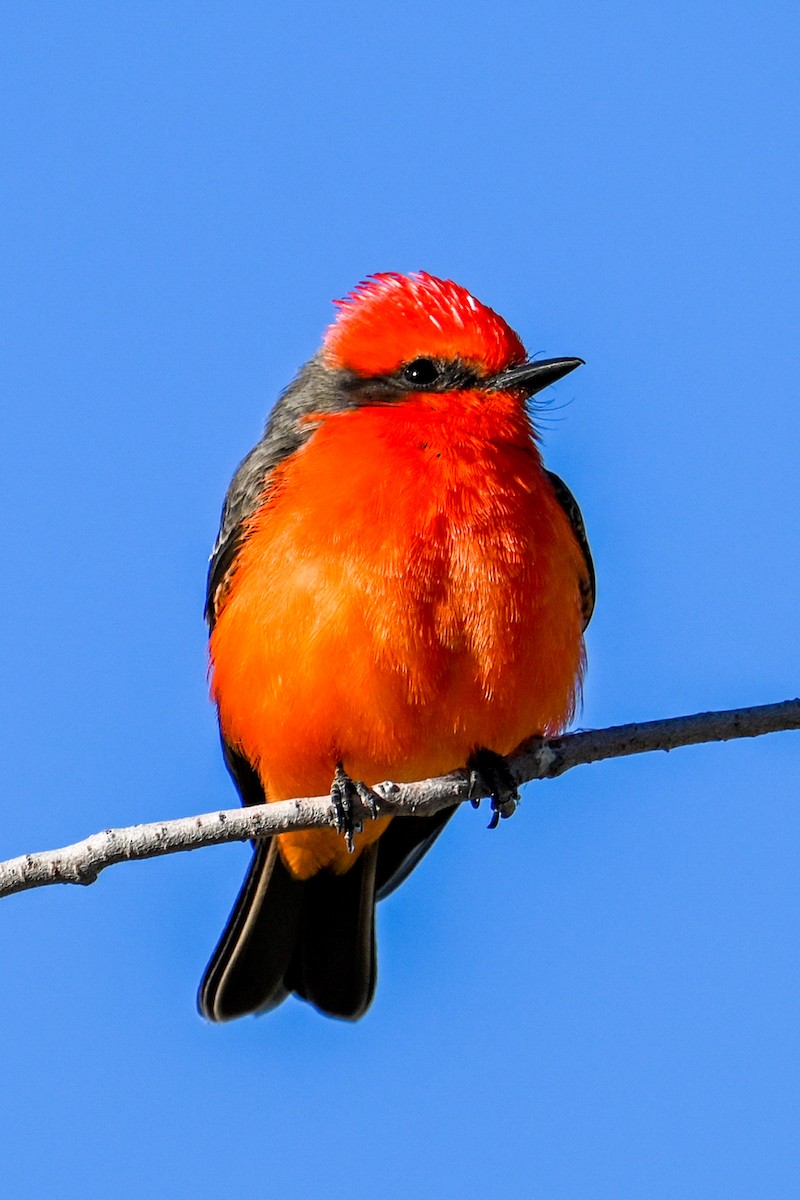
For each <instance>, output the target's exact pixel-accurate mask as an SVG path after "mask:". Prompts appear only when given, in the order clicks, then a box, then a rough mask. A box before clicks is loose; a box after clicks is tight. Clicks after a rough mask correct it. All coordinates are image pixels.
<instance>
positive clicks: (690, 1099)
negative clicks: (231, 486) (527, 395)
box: [0, 0, 800, 1200]
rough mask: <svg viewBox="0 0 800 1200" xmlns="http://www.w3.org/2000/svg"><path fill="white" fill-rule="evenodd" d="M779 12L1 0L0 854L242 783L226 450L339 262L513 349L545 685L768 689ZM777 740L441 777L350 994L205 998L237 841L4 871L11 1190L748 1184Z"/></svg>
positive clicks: (782, 830) (788, 255)
mask: <svg viewBox="0 0 800 1200" xmlns="http://www.w3.org/2000/svg"><path fill="white" fill-rule="evenodd" d="M798 26H800V17H798V10H797V6H796V5H793V4H789V3H776V4H770V3H764V2H763V0H761V2H760V3H758V4H756V3H755V2H750V3H739V4H737V3H733V4H718V3H707V4H704V5H700V6H698V5H696V4H688V3H677V4H673V5H670V6H669V7H668V9H666V10H665V8H664V6H662V5H655V4H645V5H643V4H640V3H638V4H635V3H631V2H627V3H626V2H622V0H609V3H607V4H605V5H603V6H598V5H596V4H589V3H579V2H576V0H559V2H558V3H554V2H552V0H546V2H544V3H540V4H533V5H532V4H529V3H525V4H523V3H503V2H502V0H499V2H498V0H494V2H493V3H488V2H487V0H475V2H474V3H472V4H470V5H469V6H466V7H465V6H463V5H456V4H454V3H449V2H445V0H428V2H427V3H425V4H421V3H414V2H411V3H406V4H404V5H402V6H401V5H397V6H393V5H381V6H375V5H368V4H365V3H353V4H347V5H340V6H333V5H316V4H313V3H303V2H302V0H301V2H299V3H296V4H294V5H293V6H284V7H283V8H281V9H280V10H279V9H278V6H277V5H267V4H244V3H237V2H232V3H229V4H225V5H221V4H220V5H214V4H208V3H202V2H201V3H197V2H195V3H192V4H188V3H171V2H166V3H165V2H164V0H161V2H159V3H147V2H143V3H139V4H136V5H118V4H110V3H92V2H90V0H87V2H85V3H80V4H70V3H67V4H64V3H46V2H40V3H35V4H22V3H12V4H10V5H6V6H5V7H4V9H3V13H2V15H1V16H0V56H2V60H3V61H2V70H1V71H0V78H1V79H2V81H3V82H2V89H3V92H4V97H3V108H4V112H5V119H4V121H3V130H2V134H0V137H2V142H3V146H2V158H3V164H4V168H5V171H4V174H5V175H6V187H5V188H4V199H3V201H2V205H3V213H2V221H1V222H0V242H1V243H2V260H3V263H4V286H3V288H2V296H0V303H1V304H2V307H3V313H2V316H1V317H0V339H2V360H3V367H2V391H3V395H4V402H3V405H2V412H1V413H0V433H1V435H2V445H3V466H4V469H3V471H2V473H0V502H1V503H2V511H3V514H4V522H3V529H4V532H3V548H4V549H3V561H4V564H5V574H4V580H5V586H4V587H3V589H2V602H1V603H2V629H3V631H4V636H3V637H2V651H1V652H0V653H1V656H2V678H3V681H4V686H3V687H2V689H0V729H1V730H2V732H1V734H0V737H2V762H3V773H4V789H5V795H6V803H5V805H4V819H3V822H2V829H1V830H0V856H2V857H3V858H5V857H10V856H12V855H14V854H18V853H22V852H24V851H27V850H33V849H44V848H47V847H50V846H55V845H59V844H62V843H64V842H67V841H73V840H75V839H77V838H80V837H83V836H85V835H86V834H88V833H90V832H92V831H94V830H96V829H101V828H105V827H107V826H113V825H121V824H129V823H133V822H137V821H146V820H152V819H157V818H165V817H171V816H179V815H184V814H187V813H191V812H201V811H208V810H211V809H214V808H216V807H220V806H229V805H232V804H233V803H234V802H235V796H234V793H233V790H232V787H231V785H230V783H229V781H228V779H227V776H226V774H225V772H224V769H223V767H222V764H221V762H220V758H219V753H218V747H217V741H216V733H215V723H214V715H213V711H212V710H211V708H210V705H209V703H208V700H207V694H206V680H205V657H204V655H205V635H204V627H203V624H202V601H203V587H204V575H205V566H206V559H207V555H208V551H209V548H210V545H211V542H212V540H213V537H214V535H215V532H216V524H217V518H218V512H219V506H220V503H221V500H222V496H223V493H224V489H225V486H226V485H227V482H228V479H229V477H230V475H231V473H232V471H233V469H234V467H235V466H236V463H237V462H238V460H239V458H240V457H241V456H242V455H243V453H244V452H245V451H246V450H247V449H248V448H249V446H250V445H251V444H252V442H253V441H254V440H255V439H256V437H257V436H258V433H259V430H260V428H261V425H262V423H263V419H264V416H265V415H266V412H267V410H268V408H269V406H270V404H271V402H272V400H273V399H274V397H275V396H276V394H277V393H278V391H279V390H280V388H281V387H282V386H283V385H284V384H285V383H286V382H287V381H288V380H289V379H290V378H291V376H292V374H293V372H294V371H295V370H296V368H297V367H298V366H299V365H300V364H301V363H302V362H303V361H304V360H305V359H306V358H307V357H308V356H309V355H310V354H312V353H313V352H314V350H315V348H316V346H317V344H318V342H319V339H320V336H321V333H322V330H323V328H324V326H325V325H326V324H327V322H328V321H329V319H330V317H331V312H332V310H331V308H330V300H331V299H332V298H334V297H336V296H340V295H342V294H343V293H344V292H346V291H347V290H348V289H349V288H350V287H351V286H352V285H353V284H354V283H356V282H357V281H358V280H359V279H360V278H362V277H363V276H364V275H366V274H367V273H369V272H370V271H374V270H413V269H417V268H424V269H426V270H428V271H431V272H433V273H435V274H441V275H445V276H449V277H452V278H454V279H456V280H458V281H459V282H460V283H463V284H465V285H466V286H467V287H469V288H470V289H471V290H472V291H474V293H475V294H476V295H477V296H478V297H479V298H480V299H482V300H484V301H486V302H487V303H489V304H491V305H492V306H493V307H495V308H496V309H497V310H498V311H500V312H501V313H502V314H503V315H504V316H505V317H506V318H507V319H508V320H509V321H510V322H511V324H512V325H513V326H514V327H515V328H516V329H518V330H519V332H520V333H521V334H522V336H523V338H524V339H525V341H526V343H527V345H528V347H529V349H530V350H531V351H534V352H542V353H543V354H544V355H545V356H547V357H551V356H556V355H580V356H581V357H582V358H584V359H585V360H586V363H587V365H586V366H585V367H584V368H582V369H581V370H580V372H577V373H575V374H574V375H570V376H569V377H568V378H567V379H566V380H564V381H563V382H562V383H561V384H559V385H558V386H557V387H556V388H554V389H553V391H552V393H551V395H552V401H553V402H552V407H551V408H550V410H549V411H548V412H547V413H546V414H545V420H544V425H543V433H544V439H545V450H546V455H547V461H548V465H549V466H551V467H552V468H554V469H556V470H558V471H559V472H560V473H561V474H563V475H564V477H565V478H566V479H567V480H568V482H569V484H570V486H571V487H572V489H573V490H574V491H575V493H576V495H577V496H578V498H579V500H580V503H581V505H582V507H583V510H584V515H585V517H586V522H587V526H588V530H589V535H590V538H591V541H592V546H593V549H594V553H595V558H596V562H597V568H598V580H599V591H598V608H597V612H596V615H595V618H594V621H593V624H592V627H591V631H590V635H589V660H590V670H589V676H588V683H587V689H586V704H585V708H584V712H583V715H582V718H581V723H582V724H583V725H586V726H602V725H605V724H609V723H616V722H620V721H626V720H634V719H646V718H649V717H656V716H664V715H673V714H677V713H681V712H692V711H698V710H702V709H706V708H713V707H733V706H736V705H739V704H751V703H759V702H766V701H770V700H778V699H783V698H786V697H789V696H794V695H795V694H796V693H797V691H798V665H800V664H799V663H798V658H799V655H798V639H797V631H796V608H797V596H798V592H799V591H800V562H799V561H798V550H797V523H798V504H797V445H798V434H799V433H800V429H799V428H798V427H799V426H800V418H798V407H797V392H798V388H797V374H798V372H797V350H796V346H797V331H798V326H799V325H800V287H799V286H798V278H800V271H798V245H800V240H799V239H798V228H797V226H798V219H797V213H798V190H799V187H798V185H799V184H800V171H799V170H798V166H797V163H798V149H799V147H798V91H799V90H800V88H799V87H798V78H797V66H796V46H797V38H798V34H799V33H800V28H798ZM798 761H799V760H798V742H797V735H792V734H785V735H776V736H773V737H771V738H767V739H763V740H761V741H759V742H753V743H740V744H729V745H725V746H709V747H703V748H693V749H687V750H682V751H678V752H676V753H674V754H670V755H669V756H666V755H658V756H656V755H651V756H648V757H646V758H642V759H639V760H628V761H620V762H614V763H607V764H600V765H597V766H594V767H591V768H581V769H579V770H576V771H574V772H572V773H570V774H569V775H568V776H566V777H564V778H563V779H561V780H558V781H556V782H552V783H547V784H543V785H539V786H536V787H535V788H530V789H528V791H527V793H526V796H525V800H524V803H523V806H522V809H521V811H520V813H519V814H518V815H517V816H516V817H515V819H514V820H513V821H512V822H508V823H504V825H503V827H502V829H501V830H500V831H499V832H498V833H497V834H495V835H489V834H488V833H487V832H486V830H485V823H486V818H485V814H481V815H476V814H474V813H472V812H471V811H464V812H463V813H461V814H459V817H458V818H457V819H456V820H455V821H454V822H453V824H452V826H451V828H449V829H448V832H447V836H446V838H443V839H442V840H441V842H440V843H439V844H438V846H437V848H436V850H435V852H434V853H432V854H431V856H430V858H429V859H428V860H427V861H426V862H425V864H424V866H423V867H422V868H420V870H419V871H418V872H417V873H416V874H415V876H414V877H413V878H412V879H411V880H410V881H409V882H408V883H407V884H406V885H404V887H403V888H402V889H401V890H400V891H398V892H397V893H396V894H395V895H394V896H393V897H392V898H391V899H390V900H389V901H387V902H386V904H385V905H383V906H382V907H381V910H380V922H379V935H380V955H381V958H380V969H381V975H380V983H379V988H378V995H377V999H376V1002H375V1005H374V1007H373V1009H372V1010H371V1011H370V1013H369V1014H368V1016H367V1017H366V1018H365V1019H364V1020H363V1021H362V1022H361V1023H360V1024H358V1025H355V1026H352V1027H351V1026H347V1025H342V1024H340V1023H335V1022H331V1021H326V1020H325V1019H323V1018H322V1017H320V1016H318V1015H316V1014H315V1013H314V1012H312V1011H311V1010H310V1009H307V1008H306V1007H305V1006H303V1005H301V1004H299V1003H296V1002H292V1003H289V1004H286V1005H285V1006H284V1007H283V1008H282V1009H281V1010H279V1011H278V1012H276V1013H274V1014H272V1015H270V1016H268V1017H266V1018H262V1019H258V1020H250V1021H245V1022H240V1023H238V1024H235V1025H232V1026H227V1027H224V1028H212V1027H209V1026H206V1025H204V1024H203V1023H202V1022H201V1021H200V1019H199V1018H198V1017H197V1016H196V1014H195V1012H194V992H195V988H196V985H197V981H198V978H199V975H200V972H201V971H202V968H203V966H204V965H205V962H206V958H207V955H208V953H209V951H210V950H211V948H212V946H213V944H214V941H215V939H216V937H217V935H218V933H219V930H220V928H221V925H222V922H223V920H224V918H225V916H226V915H227V912H228V909H229V905H230V902H231V900H232V898H233V895H234V894H235V892H236V889H237V888H238V885H239V882H240V879H241V875H242V873H243V870H244V864H245V861H246V859H247V856H248V851H247V850H246V849H245V848H244V847H242V846H230V847H224V848H219V849H214V850H208V851H204V852H202V853H199V854H194V855H183V856H179V857H174V858H171V859H163V860H160V861H156V862H150V863H144V864H137V865H131V866H128V867H117V868H115V869H114V870H113V871H110V872H108V873H107V874H106V875H104V876H103V877H102V879H101V880H100V881H99V882H98V883H97V884H95V885H94V886H93V887H91V888H89V889H86V890H83V889H80V890H78V889H72V890H70V889H66V888H58V889H57V888H48V889H44V890H42V891H39V892H35V893H30V894H24V895H20V896H17V897H13V898H11V899H9V900H5V901H3V902H2V920H1V921H0V951H1V952H2V961H3V963H4V987H3V988H2V992H0V1063H2V1075H3V1088H2V1098H1V1099H0V1142H1V1143H2V1146H3V1151H2V1161H3V1168H2V1173H3V1177H4V1181H5V1185H6V1187H7V1189H8V1190H9V1194H11V1192H14V1193H15V1194H21V1195H22V1194H24V1195H45V1194H47V1193H49V1192H50V1191H52V1190H54V1189H56V1188H57V1190H58V1192H59V1195H61V1196H62V1197H66V1198H71V1197H73V1196H75V1197H77V1196H79V1195H83V1194H84V1184H85V1179H86V1176H87V1172H88V1173H90V1175H91V1178H92V1181H93V1187H94V1189H95V1190H96V1191H97V1194H112V1193H113V1194H114V1195H116V1196H118V1197H123V1198H124V1197H128V1196H130V1197H134V1196H136V1197H139V1196H141V1195H142V1194H145V1193H147V1192H149V1193H150V1194H154V1195H170V1196H182V1195H192V1196H218V1195H236V1194H240V1192H242V1191H243V1190H244V1189H249V1190H250V1191H254V1192H255V1194H258V1195H267V1196H271V1195H273V1194H275V1195H280V1196H282V1197H286V1198H287V1200H288V1198H290V1197H305V1196H309V1195H324V1196H331V1197H339V1196H343V1197H344V1196H346V1197H349V1198H350V1197H360V1196H373V1195H379V1196H381V1197H384V1198H387V1200H392V1198H394V1197H401V1196H402V1197H405V1196H407V1195H409V1194H414V1195H416V1196H419V1197H428V1196H431V1197H433V1196H437V1197H438V1196H440V1195H442V1194H446V1195H449V1194H458V1195H460V1196H462V1197H465V1198H468V1197H473V1196H475V1197H479V1196H485V1195H487V1194H492V1195H494V1194H500V1195H503V1196H520V1197H537V1198H538V1197H542V1198H547V1200H562V1198H564V1200H572V1198H576V1200H584V1198H586V1200H595V1198H598V1200H600V1198H602V1200H605V1198H606V1197H609V1198H611V1197H613V1198H615V1200H616V1198H620V1197H641V1196H647V1197H648V1198H649V1200H660V1198H661V1197H664V1198H667V1197H669V1198H670V1200H672V1198H673V1197H675V1196H681V1197H695V1196H697V1197H703V1198H707V1197H726V1198H731V1197H739V1196H741V1197H752V1196H754V1195H758V1196H759V1197H784V1196H787V1195H790V1194H793V1193H794V1191H795V1188H796V1178H797V1172H798V1167H800V1163H799V1162H798V1158H800V1154H798V1149H797V1145H798V1139H797V1127H798V1101H799V1100H800V1081H799V1076H800V1034H798V1020H797V1013H798V1006H799V1003H800V972H798V967H800V951H799V950H798V941H799V937H798V935H799V934H800V929H799V928H798V927H799V926H800V884H798V874H797V858H798V851H799V850H800V806H798V803H797V792H798V782H800V771H799V770H798Z"/></svg>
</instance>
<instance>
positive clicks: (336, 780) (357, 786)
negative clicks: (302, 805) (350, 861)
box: [331, 763, 378, 854]
mask: <svg viewBox="0 0 800 1200" xmlns="http://www.w3.org/2000/svg"><path fill="white" fill-rule="evenodd" d="M356 797H358V799H359V800H360V801H361V803H362V804H364V805H366V806H367V808H368V809H369V811H370V814H371V815H372V816H373V817H377V815H378V802H377V798H376V796H375V794H374V792H372V791H371V790H370V788H368V787H367V785H366V784H365V783H361V781H360V780H357V779H351V778H350V776H349V775H348V774H347V772H346V771H345V769H344V765H343V763H337V764H336V774H335V775H334V777H333V783H332V784H331V800H332V801H333V807H334V811H335V813H336V832H337V833H341V834H343V835H344V840H345V841H346V843H347V849H348V850H349V851H350V853H351V854H352V853H353V851H354V850H355V848H356V846H355V840H354V839H355V835H356V834H357V833H361V831H362V829H363V828H364V825H363V822H362V821H357V820H356V819H355V811H354V806H353V800H354V799H355V798H356Z"/></svg>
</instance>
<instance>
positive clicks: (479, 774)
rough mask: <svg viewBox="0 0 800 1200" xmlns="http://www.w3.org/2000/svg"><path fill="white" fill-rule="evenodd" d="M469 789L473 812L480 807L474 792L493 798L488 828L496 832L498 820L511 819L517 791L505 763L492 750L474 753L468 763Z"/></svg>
mask: <svg viewBox="0 0 800 1200" xmlns="http://www.w3.org/2000/svg"><path fill="white" fill-rule="evenodd" d="M467 769H468V770H469V788H468V791H467V795H468V796H469V800H470V803H471V804H472V807H473V808H478V807H479V805H480V802H481V801H480V797H476V796H475V795H474V793H475V792H477V791H479V790H480V791H484V792H489V793H490V795H491V797H492V816H491V820H490V821H489V825H488V828H489V829H496V828H497V826H498V825H499V824H500V820H501V818H502V819H503V820H507V818H508V817H513V815H514V813H515V812H516V811H517V805H518V804H519V789H518V788H517V785H516V783H515V782H514V776H513V775H512V774H511V768H510V767H509V765H508V760H507V759H506V758H504V757H503V755H502V754H496V753H495V752H494V750H476V751H475V752H474V754H472V755H471V757H470V760H469V762H468V763H467Z"/></svg>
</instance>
